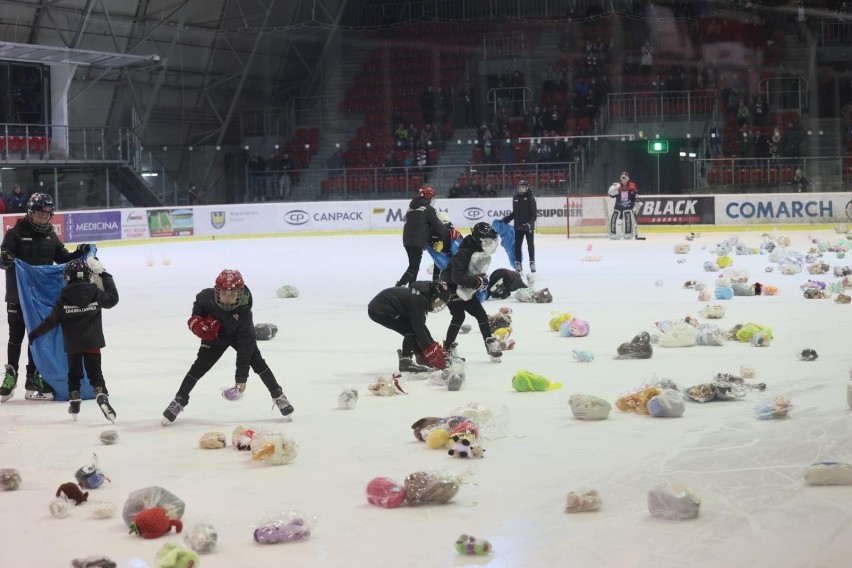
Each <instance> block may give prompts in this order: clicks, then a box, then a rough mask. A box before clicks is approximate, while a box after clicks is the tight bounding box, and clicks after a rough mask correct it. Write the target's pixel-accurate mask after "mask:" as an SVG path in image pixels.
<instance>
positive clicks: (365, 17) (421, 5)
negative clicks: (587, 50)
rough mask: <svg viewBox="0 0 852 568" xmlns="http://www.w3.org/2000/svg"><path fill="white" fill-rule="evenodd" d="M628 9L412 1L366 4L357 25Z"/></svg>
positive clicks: (598, 1) (615, 1) (496, 0)
mask: <svg viewBox="0 0 852 568" xmlns="http://www.w3.org/2000/svg"><path fill="white" fill-rule="evenodd" d="M629 7H630V3H629V2H628V1H626V0H412V1H410V2H381V3H375V4H373V3H366V5H365V6H364V7H363V8H362V9H361V24H362V25H366V26H382V25H388V24H389V22H393V23H400V24H401V23H415V22H423V21H454V22H458V21H465V20H481V19H488V18H495V19H506V18H511V19H523V18H531V19H532V18H559V17H562V18H564V17H566V16H568V15H574V17H582V16H585V15H586V14H587V13H589V9H590V8H592V9H597V10H599V11H600V13H606V12H608V11H610V10H612V9H617V10H620V11H628V9H629Z"/></svg>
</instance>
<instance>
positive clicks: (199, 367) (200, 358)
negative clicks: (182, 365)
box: [176, 341, 284, 406]
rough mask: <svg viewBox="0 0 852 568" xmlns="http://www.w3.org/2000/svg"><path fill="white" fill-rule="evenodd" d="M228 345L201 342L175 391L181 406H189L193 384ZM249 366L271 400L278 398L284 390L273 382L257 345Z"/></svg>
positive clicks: (205, 372)
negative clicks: (267, 391) (196, 353)
mask: <svg viewBox="0 0 852 568" xmlns="http://www.w3.org/2000/svg"><path fill="white" fill-rule="evenodd" d="M228 347H230V346H229V345H211V344H210V343H207V342H205V341H202V342H201V347H199V348H198V355H197V356H196V357H195V363H193V364H192V367H190V368H189V372H188V373H187V374H186V376H185V377H184V378H183V382H181V384H180V388H179V389H178V391H177V397H176V398H180V399H181V404H183V405H184V406H186V405H187V404H189V393H190V392H191V391H192V389H193V388H195V383H197V382H198V380H199V379H201V377H203V376H204V375H206V374H207V371H209V370H210V369H212V368H213V365H215V364H216V362H217V361H218V360H219V359H220V358H221V357H222V355H223V354H224V353H225V351H227V350H228ZM249 365H250V366H251V370H252V371H254V372H255V373H257V374H258V376H259V377H260V380H261V381H263V384H264V385H265V386H266V388H267V389H268V390H269V394H270V395H272V398H278V397H279V396H280V395H281V393H283V392H284V390H283V389H282V388H281V385H279V384H278V381H276V380H275V375H274V374H273V373H272V369H270V368H269V365H267V364H266V361H264V359H263V356H262V355H261V354H260V349H258V348H257V345H255V346H254V352H253V353H252V354H251V361H250V363H249Z"/></svg>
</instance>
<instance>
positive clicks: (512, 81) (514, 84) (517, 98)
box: [508, 69, 529, 116]
mask: <svg viewBox="0 0 852 568" xmlns="http://www.w3.org/2000/svg"><path fill="white" fill-rule="evenodd" d="M508 86H509V87H511V89H512V91H511V92H512V95H511V98H512V100H513V101H514V103H515V116H523V114H524V111H525V110H526V107H527V102H529V101H527V100H526V89H525V88H524V87H525V83H524V75H523V74H522V73H521V72H520V71H519V70H518V69H515V70H514V71H513V72H512V76H511V77H509V85H508Z"/></svg>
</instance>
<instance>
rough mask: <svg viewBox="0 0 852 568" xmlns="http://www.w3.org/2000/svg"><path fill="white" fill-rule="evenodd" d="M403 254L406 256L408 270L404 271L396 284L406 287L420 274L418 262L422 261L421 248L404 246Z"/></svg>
mask: <svg viewBox="0 0 852 568" xmlns="http://www.w3.org/2000/svg"><path fill="white" fill-rule="evenodd" d="M405 254H407V255H408V268H406V269H405V274H403V275H402V277H400V279H399V281H398V282H397V283H396V285H397V286H406V285H407V284H409V283H410V282H414V281H415V280H417V273H418V272H420V261H421V260H423V247H411V246H406V247H405Z"/></svg>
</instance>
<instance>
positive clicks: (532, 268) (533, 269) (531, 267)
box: [530, 260, 535, 272]
mask: <svg viewBox="0 0 852 568" xmlns="http://www.w3.org/2000/svg"><path fill="white" fill-rule="evenodd" d="M530 272H535V261H534V260H531V261H530Z"/></svg>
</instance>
